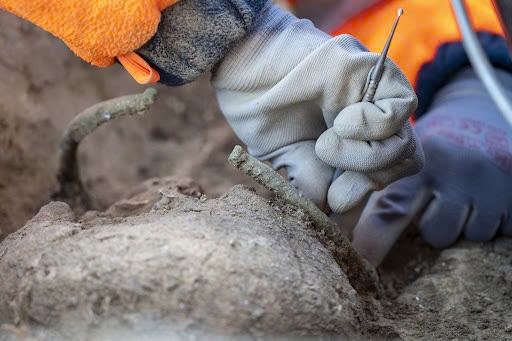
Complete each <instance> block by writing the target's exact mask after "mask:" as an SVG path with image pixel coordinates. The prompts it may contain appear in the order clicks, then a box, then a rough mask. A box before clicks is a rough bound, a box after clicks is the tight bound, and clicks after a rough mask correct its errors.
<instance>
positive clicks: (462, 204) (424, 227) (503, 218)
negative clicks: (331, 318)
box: [353, 68, 512, 266]
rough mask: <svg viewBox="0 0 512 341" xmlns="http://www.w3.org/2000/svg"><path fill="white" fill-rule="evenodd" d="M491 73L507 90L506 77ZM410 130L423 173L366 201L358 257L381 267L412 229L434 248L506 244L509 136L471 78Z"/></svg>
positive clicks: (511, 157)
mask: <svg viewBox="0 0 512 341" xmlns="http://www.w3.org/2000/svg"><path fill="white" fill-rule="evenodd" d="M497 72H498V76H499V78H500V80H501V82H502V84H504V85H505V88H506V89H512V75H511V74H509V73H507V72H505V71H499V70H498V71H497ZM510 97H511V99H512V94H511V96H510ZM415 128H416V130H417V132H418V135H419V137H420V139H421V142H422V145H423V149H424V151H425V157H426V166H425V169H424V170H423V171H422V172H420V173H419V174H418V175H415V176H411V177H408V178H405V179H402V180H399V181H396V182H395V183H393V184H391V185H390V186H389V187H387V188H386V189H384V190H383V191H381V192H377V193H375V194H374V195H372V197H371V199H370V201H369V204H368V205H367V206H366V208H365V210H364V212H363V214H362V216H361V219H360V220H359V222H358V224H357V225H356V227H355V229H354V231H353V238H354V239H353V244H354V246H355V248H356V249H357V250H358V252H359V253H360V254H361V255H362V256H364V257H365V258H367V259H368V260H369V261H370V262H371V263H372V264H373V265H375V266H377V265H379V264H380V263H381V261H382V260H383V259H384V257H385V256H386V254H387V253H388V251H389V250H390V249H391V247H392V245H393V244H394V242H395V241H396V240H397V239H398V238H399V236H400V235H401V234H402V232H403V230H404V229H405V228H406V227H407V226H408V225H409V224H410V223H414V224H415V225H417V227H418V229H419V232H420V233H421V235H422V237H423V239H424V240H425V241H426V242H427V243H429V244H430V245H432V246H434V247H438V248H445V247H448V246H450V245H451V244H453V243H454V242H455V241H456V240H457V239H458V238H459V237H461V236H464V237H465V238H468V239H470V240H475V241H487V240H490V239H491V238H493V237H494V236H495V235H496V234H497V233H499V232H501V233H504V234H506V235H509V236H512V128H511V127H510V126H509V124H508V123H507V122H506V121H505V120H504V118H503V117H502V115H501V113H500V112H499V110H498V108H497V107H496V106H495V104H494V103H493V101H492V99H491V98H490V96H489V95H488V93H487V91H486V89H485V88H484V86H483V84H482V83H481V81H480V80H479V79H478V77H477V76H476V75H475V73H474V72H473V70H471V69H470V68H468V69H465V70H463V71H461V72H460V73H459V74H458V75H457V76H456V77H455V78H454V79H452V80H451V81H450V83H449V84H448V85H446V86H445V87H444V88H443V89H441V90H440V91H439V92H438V93H437V95H436V97H435V99H434V102H433V104H432V105H431V107H430V109H429V111H428V112H427V113H426V114H425V116H423V117H422V118H421V119H419V120H418V122H417V124H416V126H415Z"/></svg>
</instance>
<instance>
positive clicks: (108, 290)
mask: <svg viewBox="0 0 512 341" xmlns="http://www.w3.org/2000/svg"><path fill="white" fill-rule="evenodd" d="M0 46H2V47H7V48H2V49H1V50H0V241H1V240H3V239H5V240H3V242H2V243H1V244H0V278H1V281H0V325H2V327H1V329H0V340H3V339H6V340H11V339H30V338H35V339H56V338H59V337H60V338H62V339H66V337H69V335H70V334H72V335H73V336H75V337H76V338H78V339H79V338H83V339H90V338H105V337H107V336H108V337H112V338H113V337H123V338H124V339H129V338H130V337H133V338H134V339H135V338H136V337H134V335H135V336H139V337H140V336H141V335H142V334H143V335H145V336H147V335H152V336H154V337H155V338H157V337H163V335H166V336H168V335H171V336H174V337H176V338H190V337H196V338H197V337H199V338H200V337H201V336H205V335H208V337H210V338H211V335H212V333H213V335H216V336H217V337H219V338H226V337H227V336H226V335H228V334H229V335H237V336H238V337H240V336H241V335H244V336H246V337H247V338H257V337H260V336H262V335H267V336H268V335H273V336H276V335H281V336H282V335H295V336H297V335H316V336H319V335H323V338H325V339H345V338H351V339H352V338H356V337H358V336H360V337H363V338H369V339H376V338H380V339H405V340H512V240H511V239H506V238H499V239H497V240H495V241H493V242H491V243H485V244H479V243H470V242H460V243H458V244H457V245H455V246H454V247H452V248H450V249H448V250H444V251H442V252H441V251H437V250H432V249H431V248H429V247H427V246H426V245H424V244H423V243H422V242H421V241H420V240H419V238H418V237H417V236H416V235H415V234H414V233H413V232H410V233H409V234H408V235H407V236H405V237H404V238H403V240H401V241H400V242H399V243H398V244H397V245H396V247H395V249H394V250H393V253H392V254H391V256H390V257H389V258H388V259H387V261H386V263H385V264H384V265H383V266H381V268H380V269H379V272H380V274H381V283H380V286H381V288H380V290H381V291H380V292H379V295H378V296H377V297H376V298H373V297H367V296H362V295H359V294H358V293H357V292H355V291H354V289H353V288H352V287H351V285H350V283H348V282H347V279H346V275H345V274H344V273H343V272H342V271H341V270H340V268H339V267H338V266H337V264H336V262H335V261H334V260H333V258H332V257H331V256H330V254H329V252H328V251H327V250H326V249H325V248H323V246H322V245H321V244H320V243H319V242H318V238H317V235H316V234H315V233H314V232H313V231H312V230H311V228H310V224H309V223H308V222H307V220H305V218H304V217H303V216H302V215H301V214H300V212H296V211H294V210H293V209H290V208H288V207H284V206H282V205H281V204H280V203H276V202H274V201H271V202H269V201H267V200H266V199H262V198H261V197H260V196H258V195H256V194H255V193H254V192H252V191H251V190H248V189H246V188H242V187H235V188H234V189H230V188H231V187H232V186H233V185H235V184H239V183H242V184H247V185H254V183H253V182H252V181H250V180H248V179H247V178H246V177H245V176H243V175H241V174H240V173H239V172H238V171H237V170H235V169H234V168H232V166H230V165H229V164H228V163H227V162H226V157H227V155H228V154H229V152H230V151H231V149H232V147H233V146H234V145H235V144H237V143H238V141H237V139H236V137H235V136H234V135H233V133H232V131H231V129H230V128H229V126H228V125H227V124H226V122H225V120H224V118H223V117H222V115H221V113H220V112H219V109H218V107H217V104H216V101H215V97H214V93H213V91H212V88H211V86H210V85H209V83H208V78H207V77H205V78H204V79H202V80H200V81H198V82H195V83H194V84H191V85H188V86H185V87H181V88H165V87H159V91H160V97H159V99H158V101H157V104H156V105H155V106H154V107H153V108H152V109H151V110H150V112H149V113H148V114H147V115H145V116H143V117H135V118H125V119H120V120H118V121H116V122H112V123H110V124H107V125H105V126H103V127H101V128H100V129H99V130H98V131H97V132H95V133H94V134H92V135H91V136H89V137H88V138H87V139H86V140H85V141H84V143H83V145H82V146H81V148H80V153H79V163H80V166H81V175H82V179H83V180H84V182H85V185H86V189H87V191H88V192H89V194H90V195H91V197H92V199H93V202H94V204H95V208H96V209H97V210H98V212H89V213H87V214H86V215H85V216H83V217H75V216H74V214H73V213H72V212H71V211H70V209H69V207H67V206H66V205H65V204H63V203H56V202H54V203H50V204H49V205H47V206H45V205H46V204H48V203H49V202H50V195H51V193H52V192H53V190H54V189H55V185H56V183H55V171H56V163H57V151H58V144H59V138H60V135H61V134H62V132H63V130H64V128H65V126H66V124H67V123H68V122H69V121H70V120H71V119H72V118H73V117H74V115H76V113H78V112H80V111H81V110H83V109H85V108H86V107H88V106H90V105H92V104H95V103H97V102H99V101H102V100H105V99H108V98H112V97H116V96H120V95H126V94H131V93H137V92H141V91H142V90H143V88H142V87H140V86H138V85H136V84H134V82H133V81H132V80H131V79H130V78H129V76H128V75H127V74H126V73H125V72H124V71H123V70H122V69H121V68H120V67H118V66H114V67H112V68H108V69H97V68H93V67H91V66H89V65H87V64H85V63H83V62H81V61H80V60H79V59H78V58H76V57H75V56H73V55H72V54H71V53H70V52H69V51H68V50H67V48H66V47H65V46H64V45H63V44H62V43H61V42H60V41H58V40H57V39H55V38H53V37H51V36H50V35H48V34H47V33H45V32H43V31H42V30H39V29H37V28H35V27H33V26H32V25H30V24H28V23H25V22H22V21H21V20H18V19H17V18H15V17H13V16H11V15H8V14H5V13H0ZM170 175H172V176H173V177H171V178H168V176H170ZM185 176H186V177H187V178H185ZM148 179H150V180H148ZM190 179H194V180H195V181H197V182H195V181H193V180H190ZM143 181H146V182H145V183H143V184H142V185H140V183H142V182H143ZM198 184H200V185H201V186H199V185H198ZM258 188H259V187H258ZM258 191H260V190H259V189H258ZM160 192H161V193H160ZM226 192H227V194H226V195H223V194H224V193H226ZM259 193H260V194H265V192H262V191H261V192H259ZM201 194H203V195H201ZM219 196H220V198H218V199H215V198H216V197H219ZM155 203H156V205H155ZM43 206H44V208H42V209H41V207H43ZM40 209H41V210H40ZM38 212H39V214H37V213H38ZM36 214H37V215H36ZM27 221H28V223H27ZM24 225H25V226H24ZM22 226H23V227H22ZM21 227H22V228H21ZM16 230H18V231H17V232H14V231H16ZM13 232H14V233H13ZM9 234H10V235H9ZM7 235H9V237H8V238H6V237H7ZM205 337H206V338H208V337H207V336H205Z"/></svg>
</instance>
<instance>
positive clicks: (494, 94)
mask: <svg viewBox="0 0 512 341" xmlns="http://www.w3.org/2000/svg"><path fill="white" fill-rule="evenodd" d="M451 3H452V7H453V10H454V12H455V17H456V18H457V22H458V24H459V27H460V30H461V32H462V37H463V39H462V43H463V45H464V49H465V50H466V53H467V54H468V57H469V60H470V62H471V65H473V68H474V69H475V71H476V73H477V75H478V77H480V79H481V80H482V82H483V83H484V86H485V87H486V89H487V91H488V92H489V95H490V96H491V98H492V99H493V101H494V103H496V106H497V107H498V109H500V111H501V113H502V114H503V116H504V117H505V119H506V120H507V121H508V123H509V124H510V125H511V126H512V103H511V102H510V100H509V98H508V97H507V95H506V94H505V90H504V88H503V86H502V85H501V83H500V82H499V80H498V78H497V77H496V74H495V73H494V71H493V68H492V66H491V63H490V62H489V60H488V59H487V56H486V54H485V52H484V50H483V48H482V46H481V45H480V42H479V41H478V38H477V36H476V33H475V31H474V29H473V27H472V26H471V22H470V21H469V17H468V13H467V10H466V6H465V5H464V1H463V0H452V1H451Z"/></svg>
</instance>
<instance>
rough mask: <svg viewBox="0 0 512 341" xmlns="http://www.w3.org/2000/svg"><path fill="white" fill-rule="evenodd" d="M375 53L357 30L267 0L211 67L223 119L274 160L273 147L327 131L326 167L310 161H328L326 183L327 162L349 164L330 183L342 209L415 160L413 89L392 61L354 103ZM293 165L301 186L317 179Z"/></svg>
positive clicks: (323, 142) (333, 203)
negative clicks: (333, 32) (328, 30)
mask: <svg viewBox="0 0 512 341" xmlns="http://www.w3.org/2000/svg"><path fill="white" fill-rule="evenodd" d="M377 58H378V55H376V54H373V53H370V52H368V51H367V50H366V49H365V47H364V46H362V45H361V43H359V42H358V41H357V40H356V39H354V38H353V37H351V36H348V35H341V36H338V37H335V38H332V37H330V36H329V35H327V34H325V33H323V32H321V31H319V30H318V29H316V28H315V27H314V26H313V25H312V24H311V23H310V22H309V21H307V20H298V19H297V18H295V17H293V16H292V15H290V14H288V13H285V12H283V11H282V10H280V9H279V8H277V7H275V6H272V5H270V3H269V4H268V5H267V6H266V7H265V9H264V10H263V12H262V13H261V15H260V17H259V19H258V20H257V22H256V24H255V26H254V28H253V29H252V31H250V32H249V34H248V35H247V36H246V37H245V38H244V40H243V41H242V42H241V43H240V44H239V45H237V46H235V47H234V48H233V49H232V50H231V51H230V52H229V53H228V55H227V56H226V57H225V58H224V59H223V60H222V62H221V63H220V64H219V65H218V66H217V68H216V69H214V74H213V85H214V87H215V88H216V90H217V94H218V99H219V103H220V106H221V108H222V111H223V112H224V114H225V116H226V118H227V120H228V122H229V123H230V124H231V126H232V127H233V129H234V130H235V132H236V133H237V134H238V136H239V137H240V138H241V140H242V141H243V142H244V143H245V144H246V145H247V146H248V149H249V152H250V153H251V154H252V155H255V156H256V157H258V158H260V159H263V160H266V159H270V160H272V159H273V157H274V156H275V155H276V151H278V150H280V151H284V153H286V151H285V149H283V148H285V147H286V146H291V145H294V144H296V143H298V142H301V141H314V140H316V139H317V138H318V137H319V136H320V135H321V134H322V133H324V131H325V133H324V134H323V135H322V136H321V137H320V138H319V139H318V141H317V142H316V153H317V155H318V156H319V158H320V159H321V160H323V161H324V162H325V163H326V164H327V165H328V166H329V167H327V166H326V165H322V163H321V161H320V160H315V161H314V162H315V163H316V165H315V167H313V168H317V169H324V171H322V172H321V174H322V176H321V177H320V178H321V179H322V180H321V181H320V182H321V183H322V188H325V186H326V185H328V183H329V182H330V180H329V179H328V178H329V177H328V176H327V175H328V174H331V172H332V168H334V167H337V168H341V169H345V170H349V171H350V172H345V173H344V174H342V175H341V176H340V177H339V178H338V180H336V182H335V183H333V185H332V186H331V190H330V191H329V205H330V207H331V208H332V209H333V210H334V211H336V212H344V211H346V210H347V209H349V208H351V207H353V206H354V205H355V204H356V203H357V202H360V201H361V200H363V199H364V197H365V195H366V194H367V193H368V191H370V190H371V189H375V188H381V187H382V186H384V185H386V184H388V183H389V182H390V181H393V180H395V179H396V178H398V177H400V176H403V175H404V174H405V175H409V174H412V173H414V172H417V171H418V170H419V168H420V167H421V160H422V158H421V152H420V151H419V149H417V148H416V141H415V135H414V133H413V131H412V129H410V126H409V125H408V119H409V116H410V114H411V113H413V112H414V110H415V108H416V97H415V94H414V92H413V90H412V88H411V86H410V85H409V83H408V81H407V80H406V78H405V77H404V75H403V74H402V73H401V72H400V70H399V69H398V68H397V67H396V66H395V65H394V64H393V63H392V62H391V61H389V60H388V61H387V63H386V67H385V71H384V74H383V76H382V80H381V82H380V85H379V87H378V90H377V93H376V97H375V103H374V104H373V103H358V102H359V101H361V99H362V97H363V94H364V90H365V87H366V85H367V80H368V74H369V72H370V70H371V68H372V67H373V65H375V62H376V60H377ZM327 128H331V129H328V130H327ZM326 130H327V131H326ZM366 141H370V142H366ZM298 155H299V154H297V156H298ZM287 162H288V163H289V165H291V164H293V165H294V166H293V167H295V168H297V169H298V168H302V167H305V165H304V164H303V163H302V160H301V158H300V157H293V156H291V155H290V157H287ZM278 165H284V166H287V167H288V168H290V167H289V165H286V164H283V163H281V162H278ZM404 167H406V169H403V168H404ZM313 168H310V169H313ZM298 174H301V176H302V177H304V179H301V180H300V181H298V179H297V178H296V177H295V178H294V179H295V181H296V182H299V183H301V184H302V187H301V188H299V189H300V190H302V191H303V192H314V190H312V189H313V188H316V187H317V186H319V185H318V183H317V182H318V181H319V180H320V178H319V173H318V171H316V172H312V171H300V172H298ZM370 175H374V176H373V177H369V176H370ZM347 194H348V195H347ZM316 202H317V203H318V202H319V201H318V200H317V201H316Z"/></svg>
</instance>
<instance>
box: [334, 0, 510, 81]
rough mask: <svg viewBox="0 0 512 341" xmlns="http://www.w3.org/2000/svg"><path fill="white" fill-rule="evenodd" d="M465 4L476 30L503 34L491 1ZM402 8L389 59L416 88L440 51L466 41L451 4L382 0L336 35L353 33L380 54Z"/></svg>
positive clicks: (442, 0)
mask: <svg viewBox="0 0 512 341" xmlns="http://www.w3.org/2000/svg"><path fill="white" fill-rule="evenodd" d="M465 2H466V6H467V7H468V12H469V16H470V20H471V22H472V24H473V27H474V28H475V30H476V31H478V32H480V31H484V32H489V33H493V34H499V35H503V31H502V29H501V26H500V24H499V20H498V17H497V16H496V13H495V12H494V8H493V5H492V2H491V0H466V1H465ZM399 8H403V9H404V12H405V13H404V15H403V16H402V17H401V18H400V24H399V26H398V28H397V31H396V33H395V36H394V38H393V42H392V43H391V47H390V50H389V53H388V56H389V57H390V58H391V59H392V60H393V61H394V62H395V63H396V64H397V65H398V66H399V67H400V68H401V69H402V71H403V72H404V73H405V75H406V76H407V78H408V79H409V82H411V84H412V85H414V86H415V87H416V85H417V84H416V83H417V80H418V73H419V71H420V69H421V67H422V66H423V65H424V64H426V63H429V62H430V61H432V60H433V59H434V57H435V55H436V52H437V50H438V48H439V47H440V46H441V45H443V44H445V43H449V42H457V41H461V39H462V37H461V33H460V32H459V29H458V26H457V22H456V20H455V16H454V14H453V12H452V8H451V6H450V1H448V0H386V1H381V2H379V3H378V4H376V5H374V6H372V7H370V8H369V9H367V10H365V11H363V12H362V13H360V14H359V15H356V16H355V17H353V18H351V19H350V20H349V21H348V22H346V23H344V24H342V25H341V26H339V27H338V28H337V29H335V30H334V31H333V32H332V35H339V34H343V33H345V34H350V35H352V36H354V37H356V38H357V39H359V40H360V41H361V42H362V43H363V44H364V45H365V46H366V47H367V48H368V49H369V50H370V51H373V52H376V53H380V51H381V50H382V48H383V47H384V44H385V43H386V39H387V37H388V35H389V32H390V31H391V27H392V24H393V22H394V20H395V18H396V16H397V10H398V9H399Z"/></svg>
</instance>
